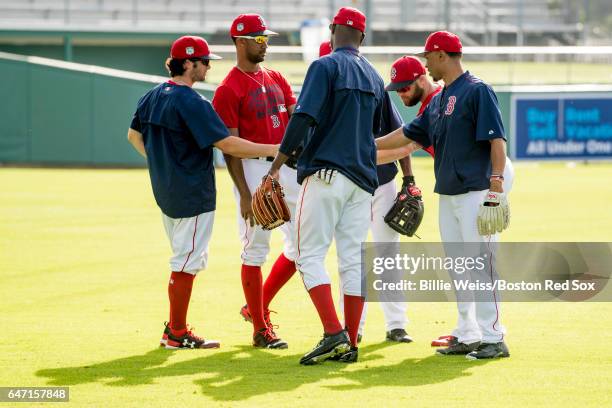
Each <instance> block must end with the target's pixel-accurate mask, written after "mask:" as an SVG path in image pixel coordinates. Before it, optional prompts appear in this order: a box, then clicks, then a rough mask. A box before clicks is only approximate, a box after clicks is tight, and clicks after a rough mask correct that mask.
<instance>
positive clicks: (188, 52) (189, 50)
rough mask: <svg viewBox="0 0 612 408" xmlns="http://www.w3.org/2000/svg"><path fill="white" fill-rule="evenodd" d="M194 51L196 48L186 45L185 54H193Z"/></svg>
mask: <svg viewBox="0 0 612 408" xmlns="http://www.w3.org/2000/svg"><path fill="white" fill-rule="evenodd" d="M194 52H195V50H194V49H193V47H186V48H185V54H187V55H193V53H194Z"/></svg>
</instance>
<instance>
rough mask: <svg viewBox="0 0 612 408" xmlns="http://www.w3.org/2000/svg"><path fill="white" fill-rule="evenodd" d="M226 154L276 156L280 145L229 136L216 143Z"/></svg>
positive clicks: (235, 155) (242, 156) (245, 157)
mask: <svg viewBox="0 0 612 408" xmlns="http://www.w3.org/2000/svg"><path fill="white" fill-rule="evenodd" d="M214 146H215V147H216V148H217V149H220V150H221V151H222V152H223V153H224V154H230V155H232V156H234V157H240V158H243V159H250V158H254V157H265V156H272V157H274V156H276V153H277V152H278V146H279V145H270V144H260V143H253V142H250V141H248V140H245V139H241V138H239V137H236V136H232V135H230V136H227V137H226V138H224V139H221V140H219V141H217V142H215V143H214Z"/></svg>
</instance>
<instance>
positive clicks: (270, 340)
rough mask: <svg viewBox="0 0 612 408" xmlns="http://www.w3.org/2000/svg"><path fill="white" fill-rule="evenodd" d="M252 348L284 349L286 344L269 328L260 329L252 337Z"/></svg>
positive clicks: (286, 346)
mask: <svg viewBox="0 0 612 408" xmlns="http://www.w3.org/2000/svg"><path fill="white" fill-rule="evenodd" d="M253 346H254V347H263V348H269V349H286V348H288V347H289V346H288V345H287V342H286V341H284V340H282V339H280V338H278V337H277V336H276V334H275V333H274V331H273V330H272V329H271V328H270V327H265V328H263V329H260V330H259V331H257V333H255V335H254V336H253Z"/></svg>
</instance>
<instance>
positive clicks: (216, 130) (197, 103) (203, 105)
mask: <svg viewBox="0 0 612 408" xmlns="http://www.w3.org/2000/svg"><path fill="white" fill-rule="evenodd" d="M194 93H195V95H194V96H193V97H191V98H186V101H185V102H184V103H183V104H182V106H180V110H179V113H180V115H181V117H182V119H183V121H184V122H185V124H186V126H187V128H188V129H189V131H190V132H191V134H192V135H193V137H194V139H195V141H196V143H197V144H198V146H199V147H200V149H205V148H207V147H209V146H211V145H213V144H214V143H216V142H218V141H219V140H222V139H225V138H226V137H228V136H229V135H230V134H229V130H227V127H225V125H224V124H223V122H222V121H221V118H220V117H219V115H217V113H216V112H215V110H214V108H213V106H212V104H211V103H210V102H209V101H208V100H207V99H205V98H204V97H202V96H200V95H199V94H197V93H196V92H195V91H194Z"/></svg>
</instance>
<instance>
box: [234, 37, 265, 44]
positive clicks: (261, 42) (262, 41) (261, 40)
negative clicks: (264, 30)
mask: <svg viewBox="0 0 612 408" xmlns="http://www.w3.org/2000/svg"><path fill="white" fill-rule="evenodd" d="M236 38H246V39H247V40H254V41H255V42H256V43H257V44H267V43H268V36H267V35H257V36H255V37H253V36H250V35H238V36H236Z"/></svg>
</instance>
